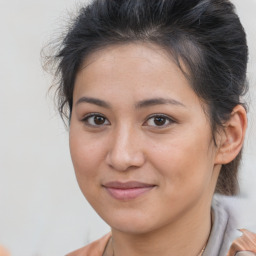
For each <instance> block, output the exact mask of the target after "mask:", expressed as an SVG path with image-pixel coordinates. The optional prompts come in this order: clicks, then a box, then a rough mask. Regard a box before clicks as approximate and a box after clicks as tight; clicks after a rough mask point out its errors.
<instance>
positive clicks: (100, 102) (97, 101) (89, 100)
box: [76, 97, 110, 108]
mask: <svg viewBox="0 0 256 256" xmlns="http://www.w3.org/2000/svg"><path fill="white" fill-rule="evenodd" d="M80 103H91V104H94V105H97V106H100V107H103V108H110V104H108V103H107V102H105V101H103V100H100V99H95V98H88V97H82V98H80V99H79V100H78V101H77V102H76V105H78V104H80Z"/></svg>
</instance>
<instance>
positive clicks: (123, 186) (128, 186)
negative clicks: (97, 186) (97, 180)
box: [103, 181, 155, 189]
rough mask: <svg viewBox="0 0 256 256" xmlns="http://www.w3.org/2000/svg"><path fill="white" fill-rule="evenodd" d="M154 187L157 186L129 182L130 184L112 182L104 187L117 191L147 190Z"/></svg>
mask: <svg viewBox="0 0 256 256" xmlns="http://www.w3.org/2000/svg"><path fill="white" fill-rule="evenodd" d="M154 186H155V185H154V184H148V183H143V182H138V181H128V182H120V181H111V182H107V183H105V184H104V185H103V187H107V188H116V189H132V188H145V187H154Z"/></svg>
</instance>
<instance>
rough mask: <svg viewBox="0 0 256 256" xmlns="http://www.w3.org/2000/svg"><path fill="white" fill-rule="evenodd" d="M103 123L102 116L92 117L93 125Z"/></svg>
mask: <svg viewBox="0 0 256 256" xmlns="http://www.w3.org/2000/svg"><path fill="white" fill-rule="evenodd" d="M104 122H105V118H104V117H102V116H95V117H94V123H95V124H97V125H101V124H104Z"/></svg>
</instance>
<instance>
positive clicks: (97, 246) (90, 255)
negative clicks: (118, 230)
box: [66, 233, 111, 256]
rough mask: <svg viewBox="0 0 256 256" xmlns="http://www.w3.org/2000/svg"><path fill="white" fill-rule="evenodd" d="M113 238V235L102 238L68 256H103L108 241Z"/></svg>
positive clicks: (109, 234)
mask: <svg viewBox="0 0 256 256" xmlns="http://www.w3.org/2000/svg"><path fill="white" fill-rule="evenodd" d="M110 237H111V233H108V234H107V235H105V236H103V237H102V238H100V239H98V240H96V241H94V242H92V243H90V244H88V245H86V246H85V247H82V248H80V249H78V250H76V251H74V252H71V253H69V254H67V255H66V256H102V254H103V252H104V250H105V247H106V245H107V243H108V240H109V239H110Z"/></svg>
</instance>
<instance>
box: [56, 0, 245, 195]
mask: <svg viewBox="0 0 256 256" xmlns="http://www.w3.org/2000/svg"><path fill="white" fill-rule="evenodd" d="M136 41H140V42H149V43H154V44H157V45H159V46H161V47H163V48H164V49H166V50H167V51H168V52H169V53H170V54H171V56H172V57H173V59H174V61H175V62H176V64H177V65H178V66H179V67H180V68H181V70H182V72H183V73H184V75H185V76H186V77H187V79H189V81H190V84H191V87H192V88H193V90H194V91H195V93H196V94H197V95H198V97H200V98H201V99H202V101H203V102H205V103H206V105H207V106H208V108H207V111H206V112H207V115H208V116H209V119H210V123H211V127H212V133H213V138H214V135H215V134H216V132H217V131H218V129H219V128H221V127H222V125H223V124H224V123H225V122H226V121H227V120H228V119H229V118H230V114H231V113H232V110H233V108H234V107H235V106H236V105H238V104H242V103H241V99H240V98H241V95H243V94H244V93H245V92H246V90H247V84H246V68H247V58H248V49H247V44H246V36H245V32H244V29H243V27H242V25H241V23H240V21H239V18H238V16H237V14H236V13H235V10H234V6H233V5H232V4H231V3H230V2H229V1H228V0H189V1H188V0H94V1H92V2H91V4H89V5H87V6H85V7H84V8H81V9H80V12H79V14H78V16H77V17H76V18H75V20H74V22H73V24H72V26H71V27H70V28H69V29H68V32H67V33H66V36H65V37H64V39H63V40H62V42H61V47H60V48H59V50H58V52H57V54H56V55H55V56H54V61H55V62H56V63H57V75H58V76H59V78H60V80H59V83H58V89H57V97H58V106H59V112H60V114H61V116H62V118H64V117H67V118H70V116H71V113H72V104H73V90H74V81H75V78H76V75H77V72H78V71H79V69H80V68H81V65H82V63H83V61H84V60H85V59H86V57H88V55H89V54H92V53H93V52H95V51H97V50H99V49H102V48H104V47H107V46H109V45H115V44H126V43H131V42H136ZM181 63H182V64H184V65H185V68H186V71H185V70H183V69H182V65H181ZM240 158H241V152H240V153H239V155H238V156H237V157H236V159H234V160H233V161H232V162H231V163H229V164H226V165H223V166H222V169H221V172H220V175H219V178H218V182H217V186H216V192H217V193H221V194H226V195H233V194H235V193H236V192H237V187H238V184H237V175H238V166H239V162H240Z"/></svg>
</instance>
